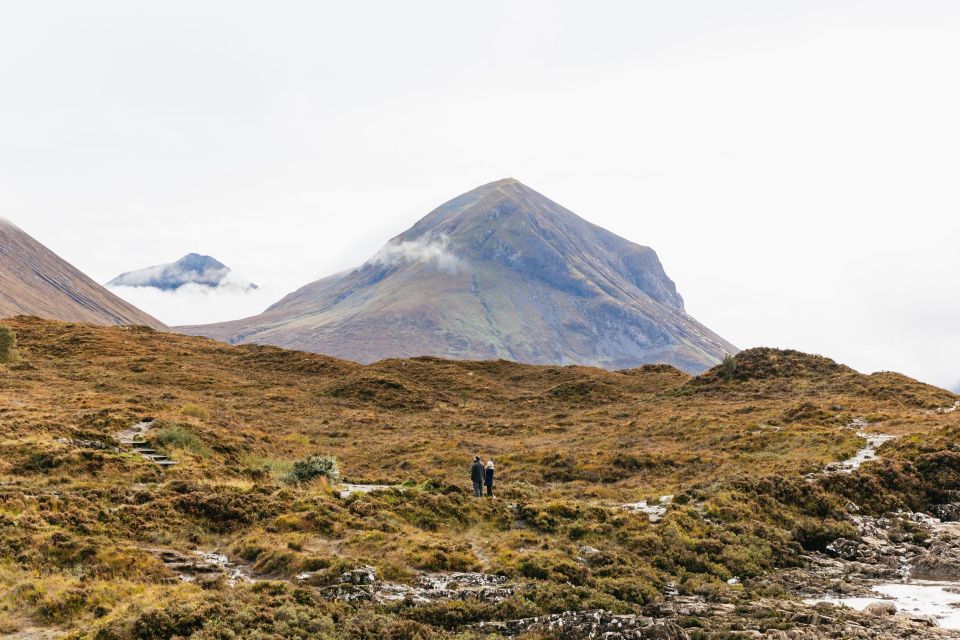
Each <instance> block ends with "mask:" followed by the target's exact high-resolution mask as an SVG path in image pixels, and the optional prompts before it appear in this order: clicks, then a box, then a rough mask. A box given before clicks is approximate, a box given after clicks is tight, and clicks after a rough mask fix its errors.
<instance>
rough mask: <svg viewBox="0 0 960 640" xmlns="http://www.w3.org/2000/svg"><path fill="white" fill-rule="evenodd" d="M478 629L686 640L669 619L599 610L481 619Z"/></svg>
mask: <svg viewBox="0 0 960 640" xmlns="http://www.w3.org/2000/svg"><path fill="white" fill-rule="evenodd" d="M477 628H478V629H479V630H480V631H486V632H494V633H500V634H502V635H505V636H520V635H524V634H543V635H545V636H548V637H550V638H556V639H557V640H582V639H583V638H603V639H604V640H689V638H690V636H689V635H687V632H686V631H684V630H683V628H681V627H680V626H678V625H677V624H675V623H673V622H669V621H653V620H651V619H650V618H645V617H641V616H633V615H615V614H613V613H610V612H609V611H605V610H602V609H598V610H592V611H565V612H563V613H556V614H552V615H546V616H538V617H536V618H523V619H520V620H510V621H507V622H482V623H480V624H479V625H477Z"/></svg>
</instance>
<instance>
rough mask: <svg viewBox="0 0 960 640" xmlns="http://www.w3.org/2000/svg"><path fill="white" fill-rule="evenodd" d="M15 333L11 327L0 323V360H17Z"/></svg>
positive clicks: (18, 357) (18, 356)
mask: <svg viewBox="0 0 960 640" xmlns="http://www.w3.org/2000/svg"><path fill="white" fill-rule="evenodd" d="M19 359H20V355H19V354H18V353H17V335H16V334H15V333H14V332H13V329H11V328H10V327H6V326H3V325H0V362H17V361H18V360H19Z"/></svg>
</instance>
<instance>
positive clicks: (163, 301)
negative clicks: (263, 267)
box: [108, 283, 287, 326]
mask: <svg viewBox="0 0 960 640" xmlns="http://www.w3.org/2000/svg"><path fill="white" fill-rule="evenodd" d="M108 289H110V291H112V292H113V293H114V294H116V295H118V296H120V297H121V298H123V299H124V300H126V301H127V302H129V303H130V304H133V305H134V306H136V307H138V308H140V309H143V310H144V311H146V312H147V313H149V314H150V315H152V316H153V317H155V318H157V319H158V320H160V321H162V322H163V323H164V324H167V325H169V326H178V325H189V324H208V323H211V322H223V321H226V320H236V319H238V318H247V317H250V316H253V315H257V314H258V313H262V312H263V311H264V310H265V309H266V308H267V307H269V306H270V305H271V304H273V303H275V302H276V301H277V300H279V299H280V297H282V295H283V294H284V293H287V292H286V291H281V290H278V289H277V288H276V287H271V286H263V287H259V288H257V289H248V288H243V287H239V286H231V285H226V286H224V285H221V286H218V287H208V286H205V285H200V284H193V283H191V284H185V285H183V286H182V287H179V288H177V289H170V290H166V291H164V290H162V289H157V288H156V287H126V286H123V287H115V286H109V287H108Z"/></svg>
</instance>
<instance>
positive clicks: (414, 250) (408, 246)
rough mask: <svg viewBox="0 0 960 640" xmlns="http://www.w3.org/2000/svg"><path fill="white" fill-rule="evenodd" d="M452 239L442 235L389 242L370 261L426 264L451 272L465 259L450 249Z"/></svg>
mask: <svg viewBox="0 0 960 640" xmlns="http://www.w3.org/2000/svg"><path fill="white" fill-rule="evenodd" d="M449 245H450V239H449V238H448V237H447V236H445V235H441V236H439V237H438V238H436V239H429V238H417V239H416V240H404V241H401V242H393V241H391V242H388V243H387V244H386V245H384V247H383V248H382V249H380V251H378V252H377V253H376V254H375V255H374V256H373V257H372V258H370V260H369V261H368V262H370V263H372V264H381V265H395V264H400V263H403V262H415V263H420V264H426V265H429V266H431V267H434V268H436V269H439V270H441V271H449V272H451V273H453V272H456V271H458V270H459V269H460V268H461V267H462V266H463V261H462V260H461V259H460V258H458V257H457V256H456V255H454V254H453V253H452V252H451V251H450V249H449Z"/></svg>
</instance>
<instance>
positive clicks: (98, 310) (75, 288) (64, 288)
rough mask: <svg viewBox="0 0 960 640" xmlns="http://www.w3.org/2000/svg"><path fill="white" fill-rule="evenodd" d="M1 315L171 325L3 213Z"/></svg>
mask: <svg viewBox="0 0 960 640" xmlns="http://www.w3.org/2000/svg"><path fill="white" fill-rule="evenodd" d="M0 258H2V259H0V317H8V316H19V315H29V316H38V317H41V318H47V319H51V320H63V321H69V322H86V323H90V324H99V325H145V326H149V327H152V328H154V329H165V328H166V325H164V324H163V323H162V322H160V321H159V320H157V319H156V318H154V317H152V316H150V315H148V314H146V313H144V312H143V311H141V310H140V309H137V308H136V307H134V306H133V305H131V304H129V303H127V302H125V301H124V300H122V299H120V298H119V297H117V296H115V295H114V294H112V293H110V292H109V291H107V290H106V289H105V288H104V287H102V286H100V285H99V284H97V283H96V282H94V281H93V280H92V279H90V278H89V277H88V276H87V275H85V274H84V273H83V272H81V271H80V270H79V269H77V268H76V267H74V266H73V265H71V264H70V263H68V262H67V261H65V260H64V259H63V258H61V257H59V256H58V255H56V254H55V253H54V252H52V251H51V250H50V249H48V248H47V247H45V246H44V245H43V244H41V243H40V242H38V241H37V240H35V239H34V238H32V237H31V236H30V235H29V234H27V233H26V232H25V231H23V230H22V229H20V228H19V227H17V226H16V225H15V224H13V223H12V222H10V221H9V220H7V219H5V218H0Z"/></svg>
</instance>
